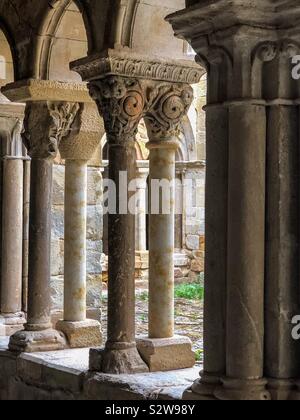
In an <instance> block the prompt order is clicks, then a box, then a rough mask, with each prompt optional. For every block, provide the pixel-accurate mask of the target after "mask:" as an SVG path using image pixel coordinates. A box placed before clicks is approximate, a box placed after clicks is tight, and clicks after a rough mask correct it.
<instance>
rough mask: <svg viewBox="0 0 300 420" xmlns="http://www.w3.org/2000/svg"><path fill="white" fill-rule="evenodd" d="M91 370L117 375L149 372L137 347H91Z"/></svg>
mask: <svg viewBox="0 0 300 420" xmlns="http://www.w3.org/2000/svg"><path fill="white" fill-rule="evenodd" d="M90 370H91V371H93V372H102V373H111V374H115V375H120V374H135V373H147V372H149V369H148V367H147V365H146V364H145V363H144V361H143V360H142V358H141V356H140V355H139V352H138V351H137V348H136V347H130V348H126V349H119V350H113V349H91V350H90Z"/></svg>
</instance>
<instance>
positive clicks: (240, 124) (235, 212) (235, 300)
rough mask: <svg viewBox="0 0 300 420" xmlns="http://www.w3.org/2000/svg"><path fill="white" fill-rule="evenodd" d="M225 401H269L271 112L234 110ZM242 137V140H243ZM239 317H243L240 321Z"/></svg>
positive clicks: (220, 393) (243, 107) (231, 117)
mask: <svg viewBox="0 0 300 420" xmlns="http://www.w3.org/2000/svg"><path fill="white" fill-rule="evenodd" d="M229 127H230V129H229V170H228V186H229V188H228V190H229V193H228V250H227V332H226V340H227V349H226V352H227V359H226V376H227V378H226V379H224V380H223V381H224V382H223V383H224V388H225V389H224V390H222V389H220V390H219V391H217V393H216V395H217V396H219V397H220V398H223V397H224V398H225V399H252V398H254V399H264V398H265V399H268V394H267V393H266V391H265V386H266V384H267V382H266V381H265V380H263V379H262V377H263V375H264V272H265V261H264V258H265V252H264V250H265V245H264V240H265V170H266V169H265V160H266V143H265V133H266V110H265V107H264V106H261V105H256V104H252V103H250V104H243V105H233V106H231V107H230V108H229ZM241 136H242V138H241ZM237 320H238V321H237Z"/></svg>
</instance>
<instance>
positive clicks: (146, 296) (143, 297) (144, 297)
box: [138, 292, 149, 302]
mask: <svg viewBox="0 0 300 420" xmlns="http://www.w3.org/2000/svg"><path fill="white" fill-rule="evenodd" d="M138 299H139V300H141V301H142V302H147V301H148V299H149V294H148V292H143V293H141V294H140V295H139V296H138Z"/></svg>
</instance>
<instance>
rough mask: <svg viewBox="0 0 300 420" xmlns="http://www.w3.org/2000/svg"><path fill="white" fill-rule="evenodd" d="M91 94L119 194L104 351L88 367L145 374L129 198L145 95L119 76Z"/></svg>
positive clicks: (111, 226) (111, 222)
mask: <svg viewBox="0 0 300 420" xmlns="http://www.w3.org/2000/svg"><path fill="white" fill-rule="evenodd" d="M90 90H91V94H92V96H93V97H94V98H95V100H96V101H97V104H98V106H99V110H100V113H101V115H102V116H103V118H104V123H105V128H106V133H107V140H108V145H109V146H108V150H109V152H108V155H109V179H110V180H111V181H113V182H114V185H115V186H116V193H117V200H116V209H115V210H116V211H115V212H114V211H110V212H109V215H108V232H109V235H108V276H109V282H108V331H107V342H106V345H105V350H104V351H102V350H101V351H99V350H97V349H95V350H92V351H91V359H90V367H91V369H92V370H100V371H102V372H107V373H137V372H146V371H147V370H148V368H147V366H146V365H145V363H144V362H143V360H142V359H141V357H140V355H139V353H138V351H137V348H136V342H135V284H134V282H135V277H134V271H135V215H134V214H131V213H130V212H129V206H128V203H129V201H128V199H129V200H130V194H128V196H127V192H128V187H129V184H130V182H131V181H133V180H134V179H135V175H136V155H135V135H136V130H137V126H138V123H139V121H140V119H141V116H142V112H143V108H144V97H143V93H142V91H141V87H140V84H139V82H138V81H137V80H131V81H129V80H127V79H126V78H122V77H114V76H111V77H106V78H104V79H103V80H99V81H97V82H93V83H91V84H90ZM122 176H123V178H122Z"/></svg>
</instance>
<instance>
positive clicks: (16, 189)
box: [0, 158, 25, 332]
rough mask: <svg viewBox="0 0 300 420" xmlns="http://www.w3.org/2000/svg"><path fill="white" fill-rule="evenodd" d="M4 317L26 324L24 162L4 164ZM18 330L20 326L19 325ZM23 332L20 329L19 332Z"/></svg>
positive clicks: (6, 161) (2, 271)
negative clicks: (24, 316)
mask: <svg viewBox="0 0 300 420" xmlns="http://www.w3.org/2000/svg"><path fill="white" fill-rule="evenodd" d="M2 197H3V209H2V226H3V227H2V264H1V279H2V280H1V311H0V312H1V315H3V316H4V317H6V318H7V320H6V322H5V323H6V324H8V325H10V324H12V325H11V327H12V330H11V332H14V330H13V324H18V323H19V324H22V323H24V322H25V320H24V318H23V316H22V313H21V311H22V260H23V255H22V254H23V242H22V241H23V161H22V159H18V158H16V159H13V158H11V159H10V158H6V159H4V162H3V196H2ZM15 327H16V325H15ZM17 329H20V326H19V328H17Z"/></svg>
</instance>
